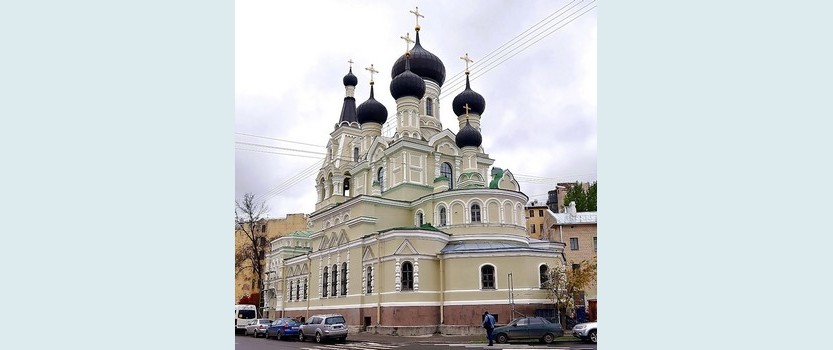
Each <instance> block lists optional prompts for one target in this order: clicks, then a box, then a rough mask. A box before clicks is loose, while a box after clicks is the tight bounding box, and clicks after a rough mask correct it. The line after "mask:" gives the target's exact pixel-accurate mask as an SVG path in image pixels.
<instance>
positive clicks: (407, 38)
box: [399, 33, 414, 53]
mask: <svg viewBox="0 0 833 350" xmlns="http://www.w3.org/2000/svg"><path fill="white" fill-rule="evenodd" d="M399 38H400V39H402V40H405V53H408V52H410V45H411V43H413V42H414V41H413V40H411V33H405V36H400V37H399Z"/></svg>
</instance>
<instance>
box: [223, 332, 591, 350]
mask: <svg viewBox="0 0 833 350" xmlns="http://www.w3.org/2000/svg"><path fill="white" fill-rule="evenodd" d="M366 338H367V337H363V336H361V335H357V336H356V337H355V338H353V339H351V337H349V336H348V338H347V342H346V343H344V344H341V343H338V342H326V343H322V344H317V343H315V342H311V341H305V342H299V341H297V340H291V341H284V340H271V339H265V338H252V337H250V336H242V335H236V336H235V337H234V344H235V345H234V348H235V350H275V349H298V350H339V349H346V350H394V349H395V350H429V349H447V350H471V349H489V350H498V349H550V350H567V349H570V350H595V349H596V344H584V343H580V342H554V343H552V344H549V345H545V344H541V343H535V342H533V343H510V344H495V345H494V346H491V347H489V346H486V342H485V341H484V342H483V343H471V340H470V337H460V339H454V338H455V337H437V336H432V337H382V336H376V337H373V339H366ZM484 338H485V337H484Z"/></svg>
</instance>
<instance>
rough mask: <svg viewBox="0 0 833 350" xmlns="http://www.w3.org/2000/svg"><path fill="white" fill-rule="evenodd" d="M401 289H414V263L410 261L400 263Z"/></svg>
mask: <svg viewBox="0 0 833 350" xmlns="http://www.w3.org/2000/svg"><path fill="white" fill-rule="evenodd" d="M402 290H414V265H411V262H410V261H406V262H404V263H402Z"/></svg>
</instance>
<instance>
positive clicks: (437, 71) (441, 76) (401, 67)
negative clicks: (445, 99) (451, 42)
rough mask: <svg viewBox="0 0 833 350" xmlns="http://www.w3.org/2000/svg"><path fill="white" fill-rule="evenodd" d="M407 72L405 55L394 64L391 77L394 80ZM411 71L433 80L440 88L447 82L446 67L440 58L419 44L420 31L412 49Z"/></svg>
mask: <svg viewBox="0 0 833 350" xmlns="http://www.w3.org/2000/svg"><path fill="white" fill-rule="evenodd" d="M404 71H405V55H402V56H400V57H399V59H397V60H396V62H395V63H394V64H393V69H391V72H390V77H391V79H393V78H394V77H396V76H397V75H399V74H402V72H404ZM411 71H412V72H414V74H416V75H419V76H420V77H422V78H423V79H428V80H431V81H433V82H435V83H437V85H439V86H443V83H444V82H445V65H443V61H440V59H439V57H437V56H435V55H434V54H433V53H430V52H428V50H426V49H424V48H422V45H421V44H420V43H419V31H417V32H416V43H415V44H414V47H413V48H412V49H411Z"/></svg>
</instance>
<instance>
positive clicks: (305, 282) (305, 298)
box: [304, 278, 307, 300]
mask: <svg viewBox="0 0 833 350" xmlns="http://www.w3.org/2000/svg"><path fill="white" fill-rule="evenodd" d="M304 300H307V279H306V278H304Z"/></svg>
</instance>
